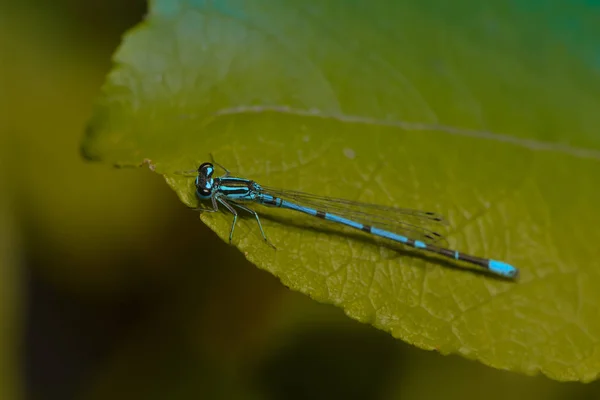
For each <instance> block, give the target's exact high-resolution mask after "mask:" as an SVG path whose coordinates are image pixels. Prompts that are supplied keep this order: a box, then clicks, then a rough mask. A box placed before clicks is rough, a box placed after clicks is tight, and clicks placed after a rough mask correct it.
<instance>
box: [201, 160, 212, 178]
mask: <svg viewBox="0 0 600 400" xmlns="http://www.w3.org/2000/svg"><path fill="white" fill-rule="evenodd" d="M214 171H215V167H214V166H213V165H212V164H211V163H209V162H205V163H203V164H202V165H200V166H199V167H198V174H199V175H203V176H206V177H209V178H210V177H211V176H212V174H213V172H214Z"/></svg>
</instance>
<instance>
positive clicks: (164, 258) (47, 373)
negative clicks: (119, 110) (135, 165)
mask: <svg viewBox="0 0 600 400" xmlns="http://www.w3.org/2000/svg"><path fill="white" fill-rule="evenodd" d="M5 3H6V4H4V3H0V4H1V5H0V50H1V53H0V78H1V80H0V105H1V106H2V107H1V110H0V145H1V147H0V167H1V170H0V171H1V173H0V178H1V180H0V346H1V347H0V373H1V375H0V398H2V399H13V398H15V399H16V398H34V399H71V398H76V399H108V398H110V399H134V398H140V399H142V398H143V399H192V398H193V399H199V398H207V399H218V398H261V399H263V398H264V399H275V398H297V399H301V398H311V399H314V398H327V399H332V398H382V399H392V398H407V399H412V398H415V399H416V398H442V397H443V398H445V399H452V398H456V399H459V398H460V399H466V398H473V399H476V398H482V397H483V396H485V397H486V398H492V399H493V398H498V399H500V398H506V397H508V396H510V397H511V398H513V399H517V398H523V399H533V398H547V399H561V398H586V397H588V398H592V397H593V396H594V393H596V394H599V393H600V391H599V390H598V387H599V386H598V385H597V384H591V385H587V386H584V385H578V384H559V383H556V382H552V381H550V380H548V379H545V378H542V377H535V378H530V377H524V376H519V375H516V374H511V373H508V372H503V371H496V370H493V369H490V368H487V367H484V366H482V365H480V364H478V363H474V362H469V361H467V360H464V359H460V358H458V357H444V356H440V355H438V354H436V353H428V352H424V351H420V350H416V349H413V348H411V347H409V346H407V345H405V344H403V343H401V342H398V341H395V340H393V339H392V338H391V337H390V336H389V335H387V334H385V333H383V332H379V331H377V330H375V329H374V328H371V327H369V326H365V325H360V324H358V323H356V322H353V321H351V320H349V319H348V318H346V317H345V316H344V315H343V314H342V312H341V311H339V310H337V309H334V308H333V307H329V306H324V305H319V304H317V303H314V302H312V301H311V300H310V299H307V298H305V297H304V296H301V295H299V294H296V293H291V292H289V291H288V290H287V289H286V288H284V287H283V286H282V285H281V284H280V283H279V282H278V281H277V280H276V279H275V278H273V277H272V276H270V275H268V274H266V273H264V272H261V271H259V270H258V269H256V268H255V267H253V266H252V265H250V264H249V263H247V262H246V261H245V260H244V257H243V255H242V254H239V253H238V251H237V250H236V249H235V248H233V247H229V246H227V245H225V244H224V243H222V242H221V241H219V240H217V239H216V237H215V235H214V234H213V233H212V232H210V231H209V230H208V229H207V228H206V227H204V226H203V225H202V224H201V222H200V220H199V219H198V216H197V214H196V213H195V212H193V211H190V210H188V209H187V208H186V207H185V206H184V205H183V204H181V203H180V202H179V201H178V200H177V198H176V196H175V194H174V193H173V192H172V191H171V190H170V189H169V188H168V187H167V185H165V184H164V182H163V180H162V179H161V177H159V176H158V175H155V174H153V173H152V172H150V171H149V170H147V169H146V168H141V169H138V170H133V169H130V170H118V169H111V168H110V167H108V166H106V165H94V164H90V163H86V162H84V161H83V160H82V158H81V157H80V154H79V141H80V139H81V137H82V131H83V129H84V126H85V123H86V120H87V119H88V118H89V116H90V114H91V109H92V104H93V101H94V98H95V96H96V95H97V94H98V92H99V87H100V85H101V84H102V82H103V79H104V76H105V74H106V73H107V72H108V70H109V68H110V56H111V53H112V52H113V51H114V49H115V48H116V46H117V45H118V43H119V40H120V35H121V34H122V33H123V32H124V30H125V29H127V28H128V27H130V26H132V25H133V24H135V23H137V22H138V21H139V20H141V18H143V13H144V7H145V4H144V3H143V2H142V1H141V0H137V1H134V2H123V1H118V0H110V1H101V0H94V1H90V2H77V1H68V0H62V1H57V2H42V1H40V0H37V1H28V2H21V3H17V2H12V3H10V4H9V3H8V2H5Z"/></svg>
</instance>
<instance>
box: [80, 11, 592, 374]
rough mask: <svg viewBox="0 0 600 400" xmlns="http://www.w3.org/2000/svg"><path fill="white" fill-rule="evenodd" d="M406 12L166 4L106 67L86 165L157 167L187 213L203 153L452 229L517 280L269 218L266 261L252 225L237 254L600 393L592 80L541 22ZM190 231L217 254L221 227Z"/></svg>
mask: <svg viewBox="0 0 600 400" xmlns="http://www.w3.org/2000/svg"><path fill="white" fill-rule="evenodd" d="M411 3H413V4H398V2H394V1H375V2H373V1H370V2H367V1H353V2H348V1H341V0H338V1H330V2H322V1H317V0H311V1H302V2H300V1H295V2H278V1H274V0H272V1H266V0H265V1H262V2H253V3H248V2H243V1H234V0H231V1H220V2H204V1H200V0H196V1H192V0H187V1H184V0H179V1H176V0H171V1H168V0H156V1H154V2H152V3H151V9H150V13H149V16H148V18H147V20H146V21H145V22H144V23H142V24H141V25H140V26H139V27H137V28H135V29H133V30H132V31H131V32H130V33H128V34H127V35H126V37H125V38H124V41H123V44H122V46H121V48H120V49H119V50H118V52H117V54H116V56H115V62H116V66H115V68H114V69H113V71H112V72H111V73H110V75H109V76H108V79H107V82H106V85H105V87H104V92H103V95H102V97H101V98H100V100H99V103H98V106H97V108H96V110H95V113H94V116H93V118H92V120H91V122H90V125H89V129H88V132H87V135H86V137H85V140H84V144H83V152H84V154H85V155H86V156H87V157H88V158H93V159H98V160H103V161H105V162H109V163H113V164H117V165H139V164H141V163H142V162H144V161H145V162H147V163H149V164H150V165H151V166H152V168H153V169H154V170H155V171H156V172H158V173H161V174H164V175H165V177H166V179H167V182H168V183H169V184H170V185H171V186H172V187H173V189H174V190H175V191H176V192H177V194H178V195H179V196H180V198H181V199H182V201H183V202H185V203H186V204H187V205H188V206H190V207H196V206H197V200H196V198H195V196H194V187H193V179H191V178H187V177H184V176H180V175H176V174H174V172H175V171H178V170H190V169H191V170H193V169H195V168H196V167H197V166H198V165H199V164H200V163H201V162H203V161H207V160H208V159H209V153H212V154H214V156H215V158H216V160H217V161H218V162H220V163H222V164H224V165H226V166H227V168H229V169H230V170H232V171H233V172H235V173H236V174H239V175H240V176H243V177H248V178H252V179H255V180H256V181H258V182H260V183H262V184H265V185H269V186H275V187H284V188H289V189H295V190H301V191H305V192H311V193H315V194H320V195H327V196H335V197H343V198H347V199H350V200H360V201H366V202H376V203H380V204H385V205H396V206H401V207H408V208H417V209H423V210H428V211H435V212H440V213H443V214H445V215H446V216H447V217H448V220H449V222H450V227H451V228H449V231H448V232H447V234H448V241H449V245H450V247H451V248H456V249H459V250H462V251H465V252H468V253H470V254H474V255H479V256H483V257H492V258H496V259H501V260H506V261H507V262H510V263H512V264H514V265H516V266H518V267H519V268H520V269H521V279H520V280H519V281H518V282H517V283H513V282H506V281H500V280H496V279H492V278H490V277H486V276H483V275H481V274H477V273H474V272H473V271H472V270H469V269H467V268H465V267H464V266H458V265H455V268H449V265H448V264H449V263H447V262H443V261H441V260H437V259H435V258H431V257H425V256H423V255H422V254H419V253H418V252H416V251H411V250H410V249H404V248H401V247H400V246H395V245H393V244H392V245H390V244H389V243H387V244H386V245H385V246H382V245H381V243H380V242H378V241H372V240H370V239H369V238H368V237H365V236H364V235H362V234H360V233H358V234H356V233H353V232H346V231H344V230H340V229H338V228H337V227H335V226H333V227H332V226H330V225H321V224H319V223H318V222H315V221H311V219H310V217H305V216H303V215H297V214H294V213H293V212H284V211H283V210H270V209H264V208H261V207H259V206H257V207H256V208H257V210H258V209H259V208H260V210H258V211H260V212H261V214H260V215H261V216H262V221H263V225H264V229H265V232H266V234H267V235H268V237H269V238H270V240H271V241H272V242H273V243H274V245H275V246H276V247H277V250H273V249H272V248H270V247H269V246H267V245H266V244H265V243H264V242H263V241H262V238H261V236H260V232H259V230H258V228H257V226H256V221H255V220H254V219H253V218H251V217H250V216H248V218H242V219H241V221H240V222H239V223H238V226H237V227H236V232H235V236H234V240H233V244H234V245H235V246H236V247H238V248H239V250H240V251H242V252H243V253H244V254H245V255H246V257H247V258H248V260H250V261H251V262H253V263H255V264H256V265H257V266H258V267H259V268H262V269H265V270H267V271H270V272H271V273H273V274H275V275H276V276H278V277H279V278H280V279H281V281H282V282H283V283H284V284H285V285H287V286H289V287H290V288H292V289H294V290H298V291H301V292H303V293H306V294H308V295H310V296H311V297H312V298H314V299H315V300H318V301H321V302H325V303H333V304H335V305H338V306H340V307H342V308H343V309H344V310H345V312H346V313H347V314H348V315H349V316H350V317H352V318H355V319H357V320H359V321H363V322H367V323H370V324H372V325H374V326H375V327H377V328H380V329H383V330H385V331H388V332H390V333H391V334H392V335H393V336H394V337H397V338H400V339H402V340H404V341H407V342H409V343H412V344H414V345H416V346H419V347H421V348H424V349H436V350H438V351H440V352H442V353H445V354H446V353H459V354H462V355H463V356H465V357H468V358H472V359H477V360H479V361H481V362H483V363H485V364H487V365H490V366H493V367H496V368H502V369H508V370H513V371H520V372H524V373H528V374H533V373H536V372H538V371H541V372H542V373H544V374H546V375H547V376H549V377H551V378H554V379H558V380H581V381H590V380H593V379H595V378H596V377H597V376H598V372H599V371H600V347H599V346H598V344H597V343H598V338H599V337H600V318H598V305H599V304H600V276H599V274H600V272H599V271H600V261H599V260H600V250H599V248H600V247H599V246H597V244H596V243H597V242H598V240H600V231H599V230H598V228H597V227H598V226H600V213H598V212H597V207H598V204H600V185H599V184H598V177H599V176H600V162H599V161H600V135H598V134H597V127H598V125H599V124H598V122H599V121H598V117H597V115H598V114H597V110H598V109H600V104H599V100H598V97H597V96H595V97H594V94H595V93H598V90H599V89H600V87H599V86H600V85H599V84H598V80H597V71H594V70H592V69H591V68H589V67H588V66H587V64H586V62H587V61H586V58H585V57H583V56H582V54H584V53H585V48H583V47H582V48H577V49H572V50H571V52H570V53H568V54H566V50H564V49H562V47H560V46H555V45H554V44H555V43H556V42H557V41H560V40H562V39H563V36H561V35H562V33H561V32H560V31H554V30H552V21H550V20H546V19H544V18H545V17H543V16H539V17H537V18H538V19H537V20H536V19H533V21H534V22H535V23H534V24H532V18H533V17H532V16H531V14H527V13H525V12H521V11H518V10H512V9H510V10H507V9H505V8H504V7H505V6H504V5H502V4H499V5H498V6H494V5H490V4H487V3H481V2H476V1H474V0H473V1H465V2H462V3H460V4H459V5H457V4H454V3H452V6H450V5H449V3H446V2H444V1H441V0H439V1H438V2H436V3H435V4H430V3H428V4H427V5H421V2H417V1H415V2H411ZM565 12H566V11H565ZM571 12H573V13H576V12H577V10H575V11H571ZM544 24H545V25H544ZM588 33H589V32H588ZM596 37H597V36H596ZM585 54H587V53H585ZM201 218H202V220H203V221H204V222H205V223H206V224H207V225H209V226H210V227H211V228H212V229H214V230H215V231H216V232H217V234H218V235H220V236H221V237H222V238H223V239H224V240H227V237H228V234H229V229H230V224H231V219H232V217H231V215H230V214H228V213H226V212H222V213H205V214H202V217H201Z"/></svg>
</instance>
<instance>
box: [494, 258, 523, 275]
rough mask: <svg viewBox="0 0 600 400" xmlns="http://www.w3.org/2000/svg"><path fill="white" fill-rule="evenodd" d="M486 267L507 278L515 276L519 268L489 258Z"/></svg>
mask: <svg viewBox="0 0 600 400" xmlns="http://www.w3.org/2000/svg"><path fill="white" fill-rule="evenodd" d="M488 268H489V269H490V271H492V272H495V273H497V274H498V275H502V276H505V277H507V278H517V277H518V276H519V270H518V269H517V268H515V267H513V266H512V265H510V264H507V263H505V262H502V261H497V260H490V262H489V263H488Z"/></svg>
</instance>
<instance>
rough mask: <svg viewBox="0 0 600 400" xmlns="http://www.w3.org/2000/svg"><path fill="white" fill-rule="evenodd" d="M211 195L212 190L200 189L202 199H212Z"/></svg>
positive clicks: (199, 193)
mask: <svg viewBox="0 0 600 400" xmlns="http://www.w3.org/2000/svg"><path fill="white" fill-rule="evenodd" d="M211 193H212V191H211V190H210V189H207V188H200V189H198V195H199V196H200V197H210V194H211Z"/></svg>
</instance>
